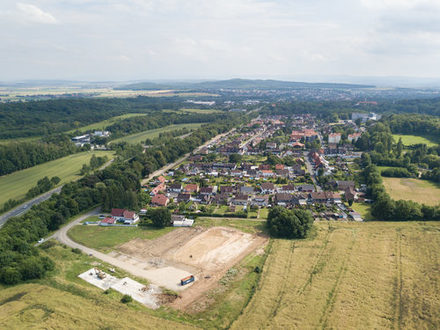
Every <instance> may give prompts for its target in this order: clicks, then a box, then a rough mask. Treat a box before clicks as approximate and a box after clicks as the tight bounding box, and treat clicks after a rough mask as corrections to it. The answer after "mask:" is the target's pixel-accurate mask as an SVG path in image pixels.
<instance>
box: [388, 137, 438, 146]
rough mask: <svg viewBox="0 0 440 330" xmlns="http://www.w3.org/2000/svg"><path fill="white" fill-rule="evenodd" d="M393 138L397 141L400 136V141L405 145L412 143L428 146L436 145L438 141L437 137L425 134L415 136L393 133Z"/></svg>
mask: <svg viewBox="0 0 440 330" xmlns="http://www.w3.org/2000/svg"><path fill="white" fill-rule="evenodd" d="M393 138H394V140H395V141H396V142H397V141H399V139H400V138H402V143H403V144H404V145H405V146H411V145H414V144H421V143H423V144H426V145H427V146H428V147H433V146H436V145H437V144H438V143H439V138H438V137H437V138H435V137H431V136H427V137H423V136H417V135H403V134H393Z"/></svg>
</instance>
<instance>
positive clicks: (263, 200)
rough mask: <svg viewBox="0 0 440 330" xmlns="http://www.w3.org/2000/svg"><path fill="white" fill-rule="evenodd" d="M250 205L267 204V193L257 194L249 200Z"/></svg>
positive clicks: (261, 205)
mask: <svg viewBox="0 0 440 330" xmlns="http://www.w3.org/2000/svg"><path fill="white" fill-rule="evenodd" d="M251 205H257V206H260V207H266V206H268V205H269V195H257V196H255V197H254V198H252V200H251Z"/></svg>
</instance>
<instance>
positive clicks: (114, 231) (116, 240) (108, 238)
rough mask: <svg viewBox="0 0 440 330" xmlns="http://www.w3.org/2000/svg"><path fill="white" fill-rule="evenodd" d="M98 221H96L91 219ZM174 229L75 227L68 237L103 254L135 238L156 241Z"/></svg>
mask: <svg viewBox="0 0 440 330" xmlns="http://www.w3.org/2000/svg"><path fill="white" fill-rule="evenodd" d="M91 221H96V219H91ZM173 229H175V228H173V227H166V228H162V229H158V228H154V227H143V228H142V227H113V228H111V227H101V226H83V225H79V226H74V227H72V229H70V230H69V232H68V235H69V237H70V238H71V239H73V240H74V241H75V242H78V243H80V244H83V245H85V246H88V247H91V248H93V249H96V250H100V251H103V252H110V251H111V250H112V249H113V248H114V247H116V246H118V245H119V244H122V243H125V242H128V241H130V240H132V239H134V238H142V239H154V238H157V237H159V236H162V235H165V234H166V233H169V232H170V231H172V230H173Z"/></svg>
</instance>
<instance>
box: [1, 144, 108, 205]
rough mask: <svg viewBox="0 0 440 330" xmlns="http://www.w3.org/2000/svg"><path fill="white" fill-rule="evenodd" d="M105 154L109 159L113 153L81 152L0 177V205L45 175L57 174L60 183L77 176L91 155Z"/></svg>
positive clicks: (20, 196)
mask: <svg viewBox="0 0 440 330" xmlns="http://www.w3.org/2000/svg"><path fill="white" fill-rule="evenodd" d="M93 154H95V155H97V156H103V155H106V156H107V157H108V158H109V159H110V157H111V156H112V155H113V152H110V151H95V152H81V153H77V154H73V155H70V156H67V157H63V158H60V159H57V160H53V161H50V162H47V163H44V164H41V165H37V166H34V167H31V168H27V169H25V170H21V171H18V172H14V173H11V174H8V175H4V176H1V177H0V191H2V193H1V194H0V206H1V205H3V204H4V203H5V202H6V201H7V200H8V199H10V198H12V199H17V200H18V199H21V198H23V197H24V196H25V195H26V192H27V191H28V190H29V189H30V188H32V187H33V186H35V185H36V184H37V181H38V180H40V179H42V178H44V177H45V176H47V177H49V178H51V177H53V176H58V177H59V178H60V179H61V182H60V185H61V184H64V183H66V182H69V181H72V180H75V179H77V178H79V170H80V169H81V167H82V165H83V164H85V163H88V162H89V161H90V158H91V157H92V155H93Z"/></svg>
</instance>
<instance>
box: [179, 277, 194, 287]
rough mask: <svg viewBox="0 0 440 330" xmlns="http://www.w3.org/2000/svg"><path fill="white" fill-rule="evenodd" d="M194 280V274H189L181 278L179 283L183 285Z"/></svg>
mask: <svg viewBox="0 0 440 330" xmlns="http://www.w3.org/2000/svg"><path fill="white" fill-rule="evenodd" d="M194 281H195V278H194V275H190V276H187V277H185V278H182V279H181V280H180V285H182V286H183V285H186V284H189V283H191V282H194Z"/></svg>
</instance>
